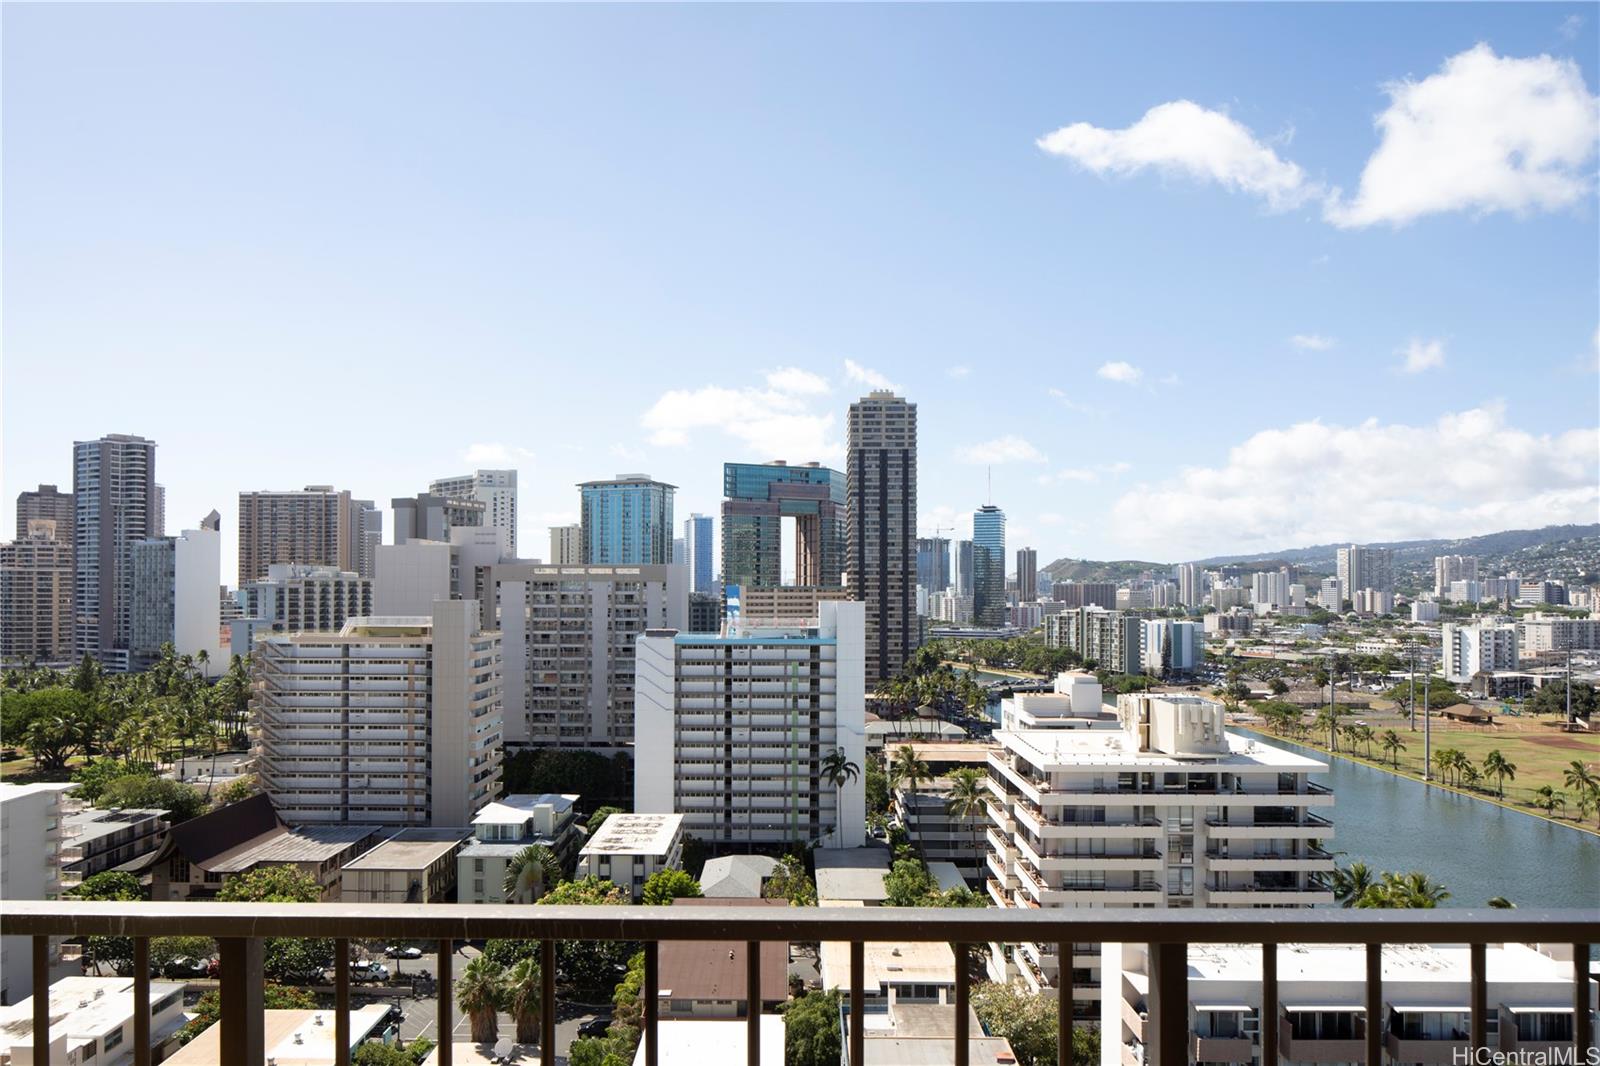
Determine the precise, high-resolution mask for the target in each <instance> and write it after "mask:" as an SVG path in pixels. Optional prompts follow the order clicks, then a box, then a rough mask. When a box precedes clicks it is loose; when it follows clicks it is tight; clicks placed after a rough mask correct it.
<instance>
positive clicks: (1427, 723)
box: [1422, 669, 1433, 781]
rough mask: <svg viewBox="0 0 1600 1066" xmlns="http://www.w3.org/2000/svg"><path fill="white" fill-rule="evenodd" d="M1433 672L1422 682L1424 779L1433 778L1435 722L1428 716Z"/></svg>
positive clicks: (1429, 779)
mask: <svg viewBox="0 0 1600 1066" xmlns="http://www.w3.org/2000/svg"><path fill="white" fill-rule="evenodd" d="M1432 677H1433V672H1432V670H1431V669H1430V670H1429V672H1428V677H1427V678H1425V679H1424V680H1423V682H1422V779H1423V780H1424V781H1432V780H1433V722H1432V720H1430V719H1429V718H1428V696H1429V695H1430V694H1431V693H1432V692H1433V684H1432Z"/></svg>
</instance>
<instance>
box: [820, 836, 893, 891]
mask: <svg viewBox="0 0 1600 1066" xmlns="http://www.w3.org/2000/svg"><path fill="white" fill-rule="evenodd" d="M812 858H813V859H814V860H815V862H816V870H817V898H818V899H819V900H857V901H861V902H872V903H878V902H881V901H883V900H885V899H888V898H889V893H888V891H887V890H885V889H884V887H883V879H884V876H885V875H887V874H888V872H889V853H888V851H886V850H884V849H883V848H818V849H817V850H816V851H814V852H812Z"/></svg>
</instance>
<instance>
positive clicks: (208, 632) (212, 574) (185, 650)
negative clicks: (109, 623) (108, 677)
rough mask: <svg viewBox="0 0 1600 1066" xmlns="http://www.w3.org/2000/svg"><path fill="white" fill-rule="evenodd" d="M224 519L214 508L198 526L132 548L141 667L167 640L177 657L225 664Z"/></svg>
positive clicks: (132, 657)
mask: <svg viewBox="0 0 1600 1066" xmlns="http://www.w3.org/2000/svg"><path fill="white" fill-rule="evenodd" d="M221 525H222V519H221V517H220V516H219V515H218V514H217V512H215V511H212V512H211V513H210V514H208V515H207V516H206V517H205V518H203V519H201V520H200V528H199V529H186V530H184V531H183V532H182V533H181V534H179V535H178V536H175V537H151V538H147V539H145V540H141V541H138V542H136V543H135V544H134V546H133V606H132V611H131V614H130V617H129V630H128V659H129V665H130V666H131V667H132V668H133V669H136V670H142V669H145V668H146V667H148V666H150V664H152V663H154V662H155V661H156V660H157V659H159V658H160V657H161V647H162V645H163V644H171V645H172V648H173V651H174V653H176V654H177V655H188V656H192V657H194V658H196V659H197V660H198V659H199V658H200V653H201V652H204V653H205V659H206V662H205V663H204V664H203V666H202V669H203V670H205V671H206V672H211V671H216V672H220V671H221V670H222V668H223V667H224V665H225V660H224V658H223V656H222V650H221V647H220V645H221V630H222V609H221V608H222V605H221V601H220V600H218V598H217V589H218V587H219V586H220V584H221V582H222V532H221Z"/></svg>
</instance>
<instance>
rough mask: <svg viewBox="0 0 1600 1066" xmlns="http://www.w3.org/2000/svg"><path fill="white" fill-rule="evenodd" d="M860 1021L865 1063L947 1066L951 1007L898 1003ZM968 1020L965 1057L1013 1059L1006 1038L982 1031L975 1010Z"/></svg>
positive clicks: (981, 1062) (976, 1063)
mask: <svg viewBox="0 0 1600 1066" xmlns="http://www.w3.org/2000/svg"><path fill="white" fill-rule="evenodd" d="M863 1023H864V1025H865V1029H864V1031H863V1032H862V1034H861V1035H862V1045H861V1051H862V1056H863V1058H864V1059H865V1060H866V1066H950V1062H951V1061H952V1054H951V1048H950V1045H951V1042H952V1041H953V1040H954V1039H955V1035H956V1017H955V1011H954V1009H953V1008H951V1007H948V1006H945V1005H944V1004H939V1003H905V1004H898V1003H897V1004H895V1006H894V1008H893V1009H892V1010H891V1011H890V1012H889V1013H887V1014H868V1015H867V1016H866V1017H865V1018H864V1019H863ZM847 1024H848V1023H847ZM967 1024H968V1025H969V1026H970V1029H969V1030H968V1031H969V1033H971V1034H973V1035H972V1036H971V1037H970V1038H969V1039H968V1041H967V1061H968V1062H970V1063H972V1066H987V1064H990V1063H993V1064H997V1066H998V1064H1005V1066H1009V1064H1011V1063H1015V1062H1016V1055H1015V1054H1014V1053H1013V1052H1012V1050H1011V1044H1010V1042H1009V1041H1007V1040H1005V1039H1004V1038H1003V1037H996V1036H984V1035H983V1026H982V1025H980V1024H979V1023H978V1018H977V1015H976V1013H969V1014H968V1023H967ZM846 1031H847V1032H848V1030H846Z"/></svg>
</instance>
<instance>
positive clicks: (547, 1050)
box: [539, 940, 556, 1066]
mask: <svg viewBox="0 0 1600 1066" xmlns="http://www.w3.org/2000/svg"><path fill="white" fill-rule="evenodd" d="M539 1058H540V1061H541V1062H543V1063H544V1066H556V942H555V941H554V940H544V941H540V943H539Z"/></svg>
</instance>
